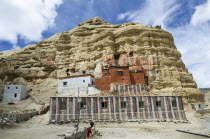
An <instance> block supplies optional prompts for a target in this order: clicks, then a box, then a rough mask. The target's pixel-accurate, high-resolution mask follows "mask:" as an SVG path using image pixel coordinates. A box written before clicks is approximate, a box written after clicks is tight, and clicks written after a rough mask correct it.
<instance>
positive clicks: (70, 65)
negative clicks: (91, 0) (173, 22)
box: [0, 17, 200, 95]
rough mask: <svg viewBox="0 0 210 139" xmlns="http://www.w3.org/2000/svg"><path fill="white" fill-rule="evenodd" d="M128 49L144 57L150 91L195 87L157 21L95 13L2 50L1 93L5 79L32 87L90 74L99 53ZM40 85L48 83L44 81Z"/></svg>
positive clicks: (193, 89)
mask: <svg viewBox="0 0 210 139" xmlns="http://www.w3.org/2000/svg"><path fill="white" fill-rule="evenodd" d="M130 52H132V56H133V57H136V58H138V59H143V60H144V61H147V62H145V64H143V66H144V67H147V66H149V67H148V68H146V69H148V76H149V86H148V88H149V91H150V93H151V94H167V95H168V94H169V95H170V94H173V95H174V94H181V95H187V94H189V93H200V91H199V90H198V89H197V85H196V83H195V81H194V80H193V77H192V74H190V73H189V72H188V70H187V68H186V67H185V65H184V63H183V62H182V60H181V59H180V58H181V54H180V52H178V50H177V48H176V46H175V44H174V39H173V36H172V35H171V34H170V33H169V32H167V31H165V30H163V29H161V28H160V26H157V27H149V26H145V25H142V24H140V23H125V24H121V25H113V24H111V23H108V22H106V21H104V20H102V19H100V18H99V17H95V18H91V19H88V20H87V21H85V22H82V23H80V24H79V25H78V26H77V27H76V28H74V29H72V30H70V31H65V32H62V33H58V34H55V35H54V36H52V37H51V38H48V39H45V40H43V41H41V42H39V43H37V44H33V45H28V46H26V47H25V48H23V49H20V50H16V51H12V52H2V53H1V54H0V65H1V66H0V84H1V86H0V88H1V89H0V91H1V93H3V87H4V85H5V84H10V83H18V82H25V84H30V87H31V88H30V89H31V92H33V90H34V87H36V86H38V85H37V80H38V81H40V80H43V81H42V82H44V80H46V79H48V78H52V79H53V81H55V82H56V80H55V79H57V78H58V77H65V76H69V75H79V74H93V72H94V69H95V67H96V64H97V63H98V62H100V61H101V60H102V59H103V57H104V56H106V57H107V56H110V57H113V56H114V55H116V54H117V55H122V54H129V53H130ZM122 57H123V55H122ZM148 63H149V64H148ZM98 69H99V68H98V67H97V69H96V70H95V72H94V73H96V76H100V71H99V70H98ZM39 87H40V86H39ZM44 87H46V88H48V89H51V88H50V87H49V86H48V85H47V84H46V86H43V88H44ZM54 87H55V86H54ZM41 88H42V87H41ZM41 88H40V90H43V89H41ZM36 90H37V88H36ZM54 90H55V89H54ZM48 91H49V90H48ZM32 94H33V93H32Z"/></svg>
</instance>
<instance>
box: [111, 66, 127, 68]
mask: <svg viewBox="0 0 210 139" xmlns="http://www.w3.org/2000/svg"><path fill="white" fill-rule="evenodd" d="M110 68H129V66H110Z"/></svg>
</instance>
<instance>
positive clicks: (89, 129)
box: [87, 127, 92, 138]
mask: <svg viewBox="0 0 210 139" xmlns="http://www.w3.org/2000/svg"><path fill="white" fill-rule="evenodd" d="M91 133H92V129H91V127H88V128H87V138H90V134H91Z"/></svg>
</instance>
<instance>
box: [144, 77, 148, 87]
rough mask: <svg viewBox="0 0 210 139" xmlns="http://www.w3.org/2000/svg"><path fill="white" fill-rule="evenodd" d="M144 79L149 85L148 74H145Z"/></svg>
mask: <svg viewBox="0 0 210 139" xmlns="http://www.w3.org/2000/svg"><path fill="white" fill-rule="evenodd" d="M144 81H145V84H146V85H147V86H148V85H149V79H148V76H144Z"/></svg>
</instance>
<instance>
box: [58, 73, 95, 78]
mask: <svg viewBox="0 0 210 139" xmlns="http://www.w3.org/2000/svg"><path fill="white" fill-rule="evenodd" d="M85 76H91V77H93V78H94V76H93V75H92V74H85V75H74V76H67V77H58V79H69V78H77V77H85Z"/></svg>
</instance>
